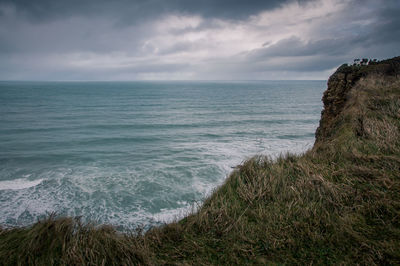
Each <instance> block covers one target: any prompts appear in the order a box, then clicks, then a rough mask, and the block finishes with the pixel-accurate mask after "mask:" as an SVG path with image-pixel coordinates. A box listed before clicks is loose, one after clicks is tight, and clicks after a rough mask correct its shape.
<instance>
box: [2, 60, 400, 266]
mask: <svg viewBox="0 0 400 266" xmlns="http://www.w3.org/2000/svg"><path fill="white" fill-rule="evenodd" d="M385 64H386V63H385ZM390 64H391V63H388V64H387V65H389V66H390ZM396 64H397V63H394V65H395V66H397V65H396ZM377 69H379V67H378V66H376V65H374V69H373V71H372V73H369V72H368V71H367V70H365V69H360V68H357V69H356V71H357V73H364V74H365V73H367V74H365V75H364V74H363V75H358V74H357V73H356V74H357V75H358V76H357V75H355V74H354V73H353V72H352V71H354V70H351V69H350V70H349V69H347V68H345V69H344V70H343V69H339V70H338V71H339V72H338V73H336V74H335V75H334V78H332V79H331V80H330V83H329V88H328V91H327V92H326V93H325V96H324V102H325V111H324V113H323V115H322V119H321V122H320V128H319V130H318V131H317V140H316V143H315V145H314V147H313V148H312V149H311V150H309V151H308V152H306V153H305V154H302V155H292V154H286V155H282V156H280V157H279V158H277V159H275V160H272V159H270V158H266V157H262V156H256V157H254V158H252V159H250V160H248V161H246V162H244V163H243V164H242V165H240V166H238V167H237V168H236V169H235V170H234V171H233V172H232V173H231V175H230V176H229V177H228V178H227V179H226V181H225V183H224V184H223V185H222V186H221V187H219V188H218V189H216V191H215V192H214V193H213V194H212V195H211V196H210V197H209V198H208V199H206V200H205V202H204V203H203V205H202V206H201V207H200V208H199V209H198V210H197V211H196V212H194V213H192V214H190V215H188V216H187V217H185V218H184V219H182V220H180V221H176V222H173V223H170V224H166V225H164V226H161V227H155V228H152V229H150V230H149V231H147V232H141V231H140V230H139V231H137V232H132V233H120V232H117V231H116V230H115V229H113V227H110V226H95V225H91V224H82V223H81V222H80V220H79V219H73V218H55V217H54V216H50V217H49V218H47V219H45V220H42V221H39V222H38V223H36V224H34V225H33V226H31V227H26V228H14V229H4V228H3V229H0V261H1V262H2V263H4V264H6V265H22V264H24V265H25V264H28V265H49V264H51V265H53V264H54V265H76V264H91V265H163V264H173V265H176V264H179V265H219V264H229V265H230V264H368V265H374V264H389V265H390V264H393V265H396V264H400V138H399V136H400V100H399V99H400V80H399V78H398V76H396V75H387V73H386V72H390V71H391V70H390V69H389V68H387V67H385V68H384V69H385V72H384V75H383V74H382V73H381V74H379V73H377ZM341 71H345V73H344V72H341ZM392 72H393V71H392ZM392 72H390V73H392ZM342 74H343V75H342ZM349 75H350V76H349ZM355 76H357V77H358V79H357V80H355V78H354V77H355ZM349 77H350V78H351V79H350V80H351V82H350V81H349V80H348V79H349ZM349 82H350V83H349ZM332 105H336V106H332Z"/></svg>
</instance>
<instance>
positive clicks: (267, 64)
mask: <svg viewBox="0 0 400 266" xmlns="http://www.w3.org/2000/svg"><path fill="white" fill-rule="evenodd" d="M399 13H400V2H399V1H395V0H374V1H372V0H371V1H369V0H366V1H361V0H310V1H293V0H286V1H283V0H281V1H278V0H276V1H258V0H257V1H249V0H247V1H242V0H237V1H228V0H223V1H215V0H214V1H212V0H205V1H184V0H140V1H128V0H119V1H94V0H92V1H91V0H89V1H76V0H71V1H50V0H37V1H22V0H21V1H20V0H17V1H4V0H0V79H2V80H137V79H188V80H191V79H195V80H197V79H326V78H327V77H328V76H329V74H331V72H332V71H333V70H334V69H335V68H336V67H337V66H338V65H340V64H341V63H343V62H351V61H352V60H353V59H354V58H360V57H361V58H362V57H369V58H377V59H384V58H388V57H393V56H397V55H400V18H399V16H398V14H399Z"/></svg>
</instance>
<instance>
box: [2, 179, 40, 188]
mask: <svg viewBox="0 0 400 266" xmlns="http://www.w3.org/2000/svg"><path fill="white" fill-rule="evenodd" d="M42 182H43V179H37V180H28V179H26V178H19V179H14V180H5V181H0V190H7V189H11V190H19V189H26V188H30V187H36V186H37V185H39V184H40V183H42Z"/></svg>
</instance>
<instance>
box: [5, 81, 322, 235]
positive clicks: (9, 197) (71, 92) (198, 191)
mask: <svg viewBox="0 0 400 266" xmlns="http://www.w3.org/2000/svg"><path fill="white" fill-rule="evenodd" d="M325 84H326V82H325V81H246V82H0V223H1V224H8V225H26V224H30V223H33V222H35V221H36V220H37V219H38V218H40V217H43V216H44V215H46V214H47V213H50V212H56V213H58V214H62V215H71V216H82V217H83V219H86V220H92V221H96V222H100V223H111V224H114V225H117V226H121V228H134V227H136V226H137V225H139V224H142V225H144V226H149V225H154V224H158V223H163V222H168V221H171V220H172V219H174V218H179V217H182V215H184V214H185V213H187V211H188V210H190V208H191V206H193V204H194V203H197V202H201V200H202V199H204V197H206V196H207V195H209V193H210V192H211V191H212V190H213V189H214V188H215V187H217V186H218V185H219V184H221V183H222V182H223V180H224V179H225V178H226V176H227V175H228V173H229V172H230V171H231V170H232V167H234V166H236V165H237V164H240V163H241V162H242V161H243V160H245V159H246V158H249V157H251V156H252V155H255V154H265V155H270V156H276V155H278V154H280V153H284V152H286V151H291V152H302V151H305V150H306V149H308V148H310V147H311V146H312V144H313V142H314V133H315V129H316V128H317V126H318V121H319V119H320V113H321V110H322V103H321V97H322V93H323V91H324V89H325V88H326V85H325Z"/></svg>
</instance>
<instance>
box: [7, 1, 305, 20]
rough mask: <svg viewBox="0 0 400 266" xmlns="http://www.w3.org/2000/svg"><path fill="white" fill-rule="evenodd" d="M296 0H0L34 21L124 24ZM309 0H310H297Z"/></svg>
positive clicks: (239, 14) (244, 13)
mask: <svg viewBox="0 0 400 266" xmlns="http://www.w3.org/2000/svg"><path fill="white" fill-rule="evenodd" d="M292 1H293V0H268V1H267V0H199V1H188V0H133V1H132V0H116V1H108V0H69V1H62V0H34V1H32V0H13V1H10V0H0V4H4V5H8V6H12V7H15V8H16V10H17V12H18V13H19V14H21V15H24V16H26V17H28V18H29V19H31V20H33V21H39V22H43V21H48V20H53V19H57V18H65V17H70V16H98V15H101V16H117V17H118V18H119V19H120V20H121V21H120V22H121V24H124V23H132V22H138V21H141V20H147V19H153V18H155V17H158V16H160V15H163V14H170V13H172V14H175V13H181V14H189V15H201V16H203V17H207V18H222V19H245V18H247V17H248V16H250V15H253V14H257V13H259V12H261V11H264V10H267V9H271V8H276V7H278V6H280V5H282V4H285V3H288V2H292ZM297 1H298V2H307V1H308V0H297Z"/></svg>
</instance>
